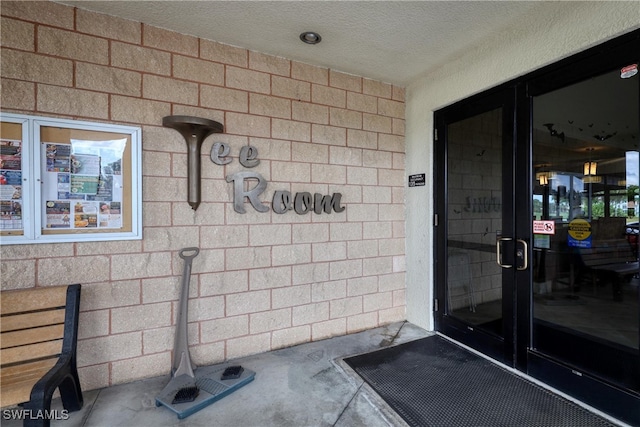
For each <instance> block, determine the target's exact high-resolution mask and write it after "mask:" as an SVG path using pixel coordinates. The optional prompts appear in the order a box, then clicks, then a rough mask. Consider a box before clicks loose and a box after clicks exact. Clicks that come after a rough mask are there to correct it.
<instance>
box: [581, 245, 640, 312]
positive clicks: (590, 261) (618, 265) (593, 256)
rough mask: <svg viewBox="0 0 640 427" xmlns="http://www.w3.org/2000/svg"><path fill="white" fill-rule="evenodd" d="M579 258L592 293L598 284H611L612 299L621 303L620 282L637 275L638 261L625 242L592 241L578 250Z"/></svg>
mask: <svg viewBox="0 0 640 427" xmlns="http://www.w3.org/2000/svg"><path fill="white" fill-rule="evenodd" d="M580 258H581V260H582V263H583V264H584V267H585V269H586V272H587V273H588V275H589V276H590V278H591V282H592V284H593V286H594V291H595V290H596V289H597V285H598V283H599V282H600V283H604V282H611V284H612V290H613V299H614V300H616V301H622V282H623V280H624V279H625V278H627V277H630V276H633V275H634V274H637V273H638V267H639V265H638V260H637V258H636V256H635V255H634V253H633V251H632V248H631V246H630V245H629V242H628V241H627V240H623V239H615V240H607V241H594V242H593V244H592V246H591V248H583V249H580Z"/></svg>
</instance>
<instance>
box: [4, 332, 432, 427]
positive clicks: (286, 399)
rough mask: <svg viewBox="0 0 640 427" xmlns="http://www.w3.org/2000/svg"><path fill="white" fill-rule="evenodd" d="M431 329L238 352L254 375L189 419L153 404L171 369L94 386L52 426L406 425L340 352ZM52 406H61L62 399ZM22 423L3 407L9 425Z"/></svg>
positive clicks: (386, 343)
mask: <svg viewBox="0 0 640 427" xmlns="http://www.w3.org/2000/svg"><path fill="white" fill-rule="evenodd" d="M428 335H431V333H429V332H427V331H425V330H423V329H421V328H418V327H416V326H414V325H412V324H410V323H404V322H401V323H394V324H391V325H388V326H385V327H381V328H376V329H372V330H369V331H365V332H361V333H357V334H352V335H347V336H342V337H335V338H331V339H327V340H323V341H317V342H312V343H307V344H302V345H299V346H295V347H290V348H286V349H282V350H277V351H272V352H269V353H263V354H258V355H254V356H249V357H245V358H242V359H238V360H234V361H233V363H234V364H240V365H242V366H244V367H246V368H248V369H251V370H253V371H255V372H256V376H255V380H254V381H252V382H251V383H249V384H247V385H245V386H244V387H242V388H240V389H238V390H237V391H235V392H234V393H232V394H231V395H229V396H227V397H224V398H222V399H221V400H219V401H217V402H215V403H213V404H212V405H210V406H208V407H206V408H204V409H202V410H200V411H199V412H196V413H195V414H193V415H191V416H189V417H187V418H185V419H183V420H179V419H178V418H177V417H176V415H175V414H174V413H173V412H171V411H170V410H169V409H167V408H165V407H156V406H155V398H156V396H157V395H158V393H159V392H160V391H161V390H162V389H163V387H164V386H165V385H166V384H167V383H168V382H169V375H166V376H162V377H156V378H150V379H146V380H141V381H136V382H133V383H128V384H122V385H117V386H113V387H108V388H104V389H100V390H91V391H87V392H85V393H84V407H83V409H82V410H81V411H78V412H72V413H70V414H69V419H67V420H53V421H52V422H51V426H54V427H55V426H60V427H81V426H90V427H92V426H100V427H102V426H105V427H106V426H123V427H125V426H131V427H142V426H154V427H155V426H175V425H180V426H207V427H211V426H216V427H226V426H229V427H254V426H255V427H267V426H278V427H287V426H291V427H294V426H295V427H303V426H314V427H315V426H337V427H340V426H341V427H355V426H367V427H383V426H403V425H406V424H405V423H404V422H403V421H402V419H401V418H400V417H399V416H398V415H396V414H395V413H394V412H393V411H391V410H390V409H388V407H387V406H386V404H385V403H384V402H383V401H382V400H380V399H379V398H378V397H377V396H376V395H375V394H374V393H372V392H371V391H370V389H369V388H368V386H367V385H366V384H364V383H363V381H362V379H360V377H358V376H357V374H355V373H354V372H353V371H352V370H351V368H349V367H348V366H347V365H346V364H345V363H344V362H342V361H341V359H342V358H344V357H346V356H352V355H356V354H361V353H367V352H370V351H374V350H377V349H379V348H383V347H388V346H391V345H397V344H400V343H403V342H407V341H411V340H414V339H417V338H422V337H425V336H428ZM169 369H170V367H169V366H167V370H169ZM51 409H54V410H59V411H61V410H62V405H61V402H60V399H55V400H54V402H53V403H52V407H51ZM21 425H22V421H19V420H7V419H5V417H4V413H3V419H2V426H3V427H18V426H21Z"/></svg>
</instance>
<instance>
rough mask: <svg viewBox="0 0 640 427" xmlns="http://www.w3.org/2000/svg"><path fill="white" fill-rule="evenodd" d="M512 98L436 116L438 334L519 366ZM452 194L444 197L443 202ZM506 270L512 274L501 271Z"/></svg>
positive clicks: (502, 94)
mask: <svg viewBox="0 0 640 427" xmlns="http://www.w3.org/2000/svg"><path fill="white" fill-rule="evenodd" d="M512 112H513V92H512V91H511V90H503V91H497V92H495V93H493V94H491V95H488V96H485V97H480V98H478V99H477V100H476V101H475V102H473V103H472V104H471V105H465V106H464V108H457V106H455V105H454V106H452V107H450V108H448V109H446V110H444V111H442V112H440V113H439V114H438V116H437V121H438V122H439V124H438V129H439V131H440V132H441V134H442V135H443V138H442V141H441V144H439V146H438V149H439V150H441V151H439V152H438V156H439V157H440V158H441V159H442V160H443V161H444V162H445V163H444V164H445V165H446V167H443V168H442V169H440V173H439V174H438V175H439V177H440V178H439V180H441V181H442V182H446V184H445V185H444V186H441V187H439V188H438V191H440V192H441V196H440V198H441V199H442V200H444V199H445V198H446V200H447V202H446V205H442V206H443V208H444V207H445V206H446V208H445V209H446V210H443V211H440V214H439V215H440V217H441V218H444V219H445V222H446V224H442V227H439V228H438V230H439V232H442V234H441V236H442V238H441V239H438V240H439V242H440V244H441V245H442V246H441V247H440V248H439V252H440V253H441V254H443V255H445V256H444V257H442V264H441V265H442V268H441V269H439V271H438V272H439V275H440V277H441V282H440V283H442V285H443V286H440V287H439V290H438V299H439V300H440V301H441V306H442V309H440V310H438V318H437V319H436V321H437V322H438V329H439V330H440V331H442V332H443V333H445V334H446V335H449V336H451V337H452V338H454V339H457V340H459V341H461V342H463V343H465V344H466V345H469V346H470V347H472V348H475V349H477V350H479V351H481V352H483V353H485V354H487V355H489V356H491V357H493V358H495V359H497V360H501V361H504V362H506V363H511V362H512V359H513V350H512V347H513V329H512V328H513V324H514V319H513V301H512V299H513V289H514V272H515V271H516V270H517V268H511V267H512V266H513V264H514V259H513V258H514V256H513V252H514V248H515V245H514V243H515V241H513V240H512V237H513V215H512V213H513V210H512V207H511V206H512V200H513V178H512V174H513V161H512V159H513V147H514V144H513V114H512ZM445 194H446V196H445ZM501 265H502V266H506V267H501Z"/></svg>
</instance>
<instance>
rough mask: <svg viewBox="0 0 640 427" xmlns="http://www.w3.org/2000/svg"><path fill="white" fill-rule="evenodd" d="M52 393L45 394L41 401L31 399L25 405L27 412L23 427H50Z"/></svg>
mask: <svg viewBox="0 0 640 427" xmlns="http://www.w3.org/2000/svg"><path fill="white" fill-rule="evenodd" d="M52 395H53V390H52V391H51V393H45V394H44V395H43V396H42V398H41V399H37V400H34V399H31V400H30V401H29V402H27V403H25V404H24V406H23V408H24V409H26V411H25V418H24V422H23V423H22V425H23V427H49V426H50V425H51V420H50V418H51V417H50V414H51V396H52Z"/></svg>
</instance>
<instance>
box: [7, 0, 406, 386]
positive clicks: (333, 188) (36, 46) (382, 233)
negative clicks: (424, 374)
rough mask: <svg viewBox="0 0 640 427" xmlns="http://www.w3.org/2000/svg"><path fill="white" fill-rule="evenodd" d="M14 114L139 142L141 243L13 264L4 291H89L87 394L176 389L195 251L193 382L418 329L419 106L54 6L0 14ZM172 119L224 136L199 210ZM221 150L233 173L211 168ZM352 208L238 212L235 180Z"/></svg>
mask: <svg viewBox="0 0 640 427" xmlns="http://www.w3.org/2000/svg"><path fill="white" fill-rule="evenodd" d="M1 14H2V22H1V29H2V37H1V42H2V43H1V44H2V50H1V55H2V61H1V77H2V93H1V100H0V101H1V106H2V110H3V111H5V112H14V113H23V114H30V115H37V116H49V117H61V118H71V119H79V120H86V121H94V122H104V123H115V124H125V125H133V126H140V127H141V128H142V131H143V132H142V134H143V137H142V149H143V169H142V173H143V203H142V205H143V226H144V228H143V234H144V238H143V239H142V240H135V241H116V242H83V243H64V244H41V245H12V246H2V247H1V256H2V260H1V264H2V265H1V267H2V271H1V272H2V276H1V284H2V289H3V290H4V289H11V288H26V287H33V286H51V285H57V284H67V283H76V282H79V283H82V285H83V289H82V301H81V315H80V332H79V335H80V336H79V342H78V358H79V359H78V360H79V368H80V375H81V381H82V384H83V387H84V388H85V389H87V390H88V389H94V388H99V387H104V386H108V385H113V384H118V383H123V382H128V381H132V380H136V379H139V378H144V377H150V376H157V375H166V374H167V373H168V372H169V370H170V366H171V350H172V346H173V336H174V329H175V317H176V311H177V307H178V295H179V287H180V281H181V275H182V269H183V262H182V260H181V259H180V258H179V256H178V252H179V250H180V249H182V248H185V247H192V246H196V247H199V248H200V254H199V256H198V257H197V258H195V259H194V260H193V271H192V273H193V274H192V276H191V287H190V301H189V341H190V351H191V355H192V358H193V359H194V362H195V363H196V364H200V365H207V364H214V363H219V362H221V361H224V360H227V359H233V358H236V357H240V356H245V355H249V354H255V353H260V352H265V351H269V350H273V349H278V348H283V347H287V346H291V345H295V344H299V343H304V342H309V341H314V340H320V339H324V338H328V337H331V336H337V335H344V334H348V333H353V332H357V331H361V330H365V329H369V328H373V327H377V326H379V325H383V324H387V323H390V322H394V321H399V320H403V319H404V318H405V262H404V259H405V258H404V254H405V242H404V163H405V161H404V160H405V154H404V89H403V88H401V87H397V86H394V85H391V84H387V83H383V82H379V81H374V80H370V79H367V78H363V77H358V76H354V75H349V74H345V73H341V72H338V71H335V70H331V69H327V68H321V67H316V66H311V65H308V64H304V63H300V62H295V61H291V60H288V59H284V58H279V57H274V56H269V55H265V54H263V53H259V52H253V51H248V50H246V49H243V48H240V47H232V46H228V45H224V44H220V43H217V42H215V41H210V40H204V39H199V38H196V37H192V36H187V35H183V34H178V33H174V32H169V31H166V30H163V29H159V28H154V27H150V26H147V25H143V24H141V23H137V22H133V21H127V20H123V19H118V18H114V17H110V16H106V15H101V14H96V13H91V12H87V11H83V10H80V9H75V8H72V7H68V6H64V5H61V4H56V3H51V2H11V1H6V2H5V1H3V2H2V9H1ZM168 115H189V116H197V117H203V118H208V119H213V120H216V121H219V122H221V123H222V124H223V125H224V127H225V132H224V133H223V134H216V135H214V136H211V137H209V138H207V139H206V140H205V142H204V144H203V146H202V181H201V185H202V203H201V205H200V206H199V208H198V210H197V211H193V210H192V209H191V207H190V206H189V205H188V204H187V198H186V190H187V153H186V144H185V142H184V139H183V137H182V136H181V135H180V134H179V133H178V132H176V131H175V130H173V129H169V128H165V127H162V118H163V117H164V116H168ZM214 142H224V143H226V144H228V145H229V146H230V147H231V153H230V156H231V157H232V159H233V161H232V162H231V163H230V164H227V165H224V166H220V165H217V164H214V163H213V162H212V161H211V160H210V159H209V153H210V150H211V147H212V145H213V143H214ZM245 145H250V146H252V147H255V148H257V150H258V158H259V159H260V164H259V165H258V166H257V167H256V168H253V169H250V170H251V171H253V172H258V173H260V174H261V175H262V176H263V177H264V178H265V179H266V180H267V181H268V185H267V189H266V191H265V193H264V194H263V200H262V202H263V203H265V204H267V205H268V204H269V203H270V202H271V197H272V195H273V194H274V192H275V191H277V190H286V191H290V192H291V193H292V194H294V193H295V192H299V191H307V192H310V193H312V194H313V193H321V194H323V195H325V194H332V193H342V205H343V206H345V207H346V209H345V210H344V211H343V212H339V213H337V212H332V213H331V214H326V213H322V214H315V213H313V212H311V213H308V214H305V215H300V214H297V213H295V212H294V211H289V212H287V213H285V214H276V213H275V212H274V211H273V210H271V209H270V210H269V211H268V212H257V211H256V210H255V209H253V208H252V207H251V205H250V204H248V203H246V204H245V206H246V208H247V212H246V214H239V213H237V212H235V211H234V209H233V187H232V183H228V182H227V181H226V180H225V177H226V176H227V175H229V174H232V173H235V172H239V171H242V170H246V169H245V168H243V167H242V166H241V165H240V163H239V159H238V156H239V153H240V149H241V147H242V146H245Z"/></svg>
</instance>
